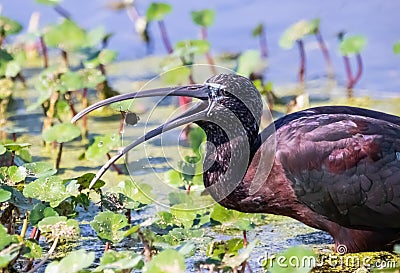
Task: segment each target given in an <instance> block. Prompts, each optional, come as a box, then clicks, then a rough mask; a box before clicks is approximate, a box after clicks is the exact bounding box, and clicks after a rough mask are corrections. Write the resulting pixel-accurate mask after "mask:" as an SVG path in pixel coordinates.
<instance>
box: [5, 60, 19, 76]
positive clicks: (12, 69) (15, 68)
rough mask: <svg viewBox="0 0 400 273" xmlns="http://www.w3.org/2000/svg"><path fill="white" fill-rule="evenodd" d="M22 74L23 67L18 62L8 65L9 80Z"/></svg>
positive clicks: (6, 74) (7, 74) (6, 72)
mask: <svg viewBox="0 0 400 273" xmlns="http://www.w3.org/2000/svg"><path fill="white" fill-rule="evenodd" d="M19 72H21V65H20V64H19V63H18V62H17V61H10V62H8V63H7V66H6V71H5V76H6V77H7V78H12V77H15V76H17V75H18V73H19Z"/></svg>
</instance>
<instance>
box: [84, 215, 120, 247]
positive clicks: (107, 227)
mask: <svg viewBox="0 0 400 273" xmlns="http://www.w3.org/2000/svg"><path fill="white" fill-rule="evenodd" d="M90 225H91V226H92V228H93V229H94V230H95V231H96V233H97V236H99V237H100V238H101V239H104V240H106V241H110V242H113V243H118V242H120V241H122V239H123V238H124V233H125V231H123V230H122V229H123V228H124V227H126V226H127V225H128V221H127V219H126V217H125V215H121V214H118V213H114V212H112V211H104V212H100V213H99V214H97V215H96V216H95V217H94V219H93V221H92V222H90Z"/></svg>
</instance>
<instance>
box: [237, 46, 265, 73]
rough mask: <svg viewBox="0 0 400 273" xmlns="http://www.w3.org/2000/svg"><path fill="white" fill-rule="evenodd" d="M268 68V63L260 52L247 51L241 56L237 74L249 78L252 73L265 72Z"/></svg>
mask: <svg viewBox="0 0 400 273" xmlns="http://www.w3.org/2000/svg"><path fill="white" fill-rule="evenodd" d="M266 66H267V63H266V61H265V60H263V58H261V56H260V51H258V50H246V51H244V52H243V53H242V54H240V56H239V59H238V67H237V71H236V72H237V73H238V74H239V75H242V76H244V77H249V76H250V74H251V73H254V72H261V71H263V70H264V69H265V67H266Z"/></svg>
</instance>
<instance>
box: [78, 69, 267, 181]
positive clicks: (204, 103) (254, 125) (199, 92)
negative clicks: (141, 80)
mask: <svg viewBox="0 0 400 273" xmlns="http://www.w3.org/2000/svg"><path fill="white" fill-rule="evenodd" d="M155 96H162V97H164V96H186V97H192V98H197V99H199V100H200V101H199V102H198V103H197V104H195V105H194V106H192V107H191V108H190V109H188V110H187V111H186V112H184V113H182V114H181V115H180V116H178V117H176V118H174V119H172V120H170V121H167V122H166V123H164V124H162V125H161V126H159V127H157V128H156V129H153V130H151V131H150V132H148V133H146V134H145V135H144V136H142V137H140V138H138V139H137V140H136V141H134V142H132V143H131V144H129V145H128V146H126V147H125V148H124V149H123V150H121V151H120V152H119V153H118V154H117V155H115V156H114V157H112V158H111V159H110V160H109V161H108V162H107V163H106V164H105V165H104V166H103V167H102V169H101V170H100V171H99V172H98V173H97V175H96V177H95V178H94V179H93V181H92V183H91V184H90V187H92V186H93V185H94V183H95V182H96V181H97V180H98V179H99V178H100V177H101V176H102V175H103V174H104V172H105V171H106V170H107V169H108V168H109V167H110V166H111V164H112V163H114V162H115V161H116V160H118V159H119V158H120V157H122V156H123V155H124V154H126V153H127V152H128V151H129V150H131V149H132V148H134V147H136V146H137V145H139V144H141V143H143V142H145V141H146V140H148V139H151V138H153V137H155V136H157V135H160V134H162V133H163V132H165V131H169V130H172V129H174V128H176V127H178V126H181V125H185V124H188V123H192V122H195V123H197V124H199V125H200V127H203V129H204V126H206V125H210V124H217V125H218V127H220V128H222V130H224V132H225V134H226V136H227V137H228V138H229V139H231V138H233V137H235V136H237V135H239V134H243V133H244V134H247V135H248V136H249V137H251V138H254V137H256V136H257V134H258V128H259V122H260V118H261V114H262V107H263V106H262V100H261V96H260V93H259V92H258V91H257V89H256V88H255V87H254V85H253V84H252V82H251V81H250V80H249V79H247V78H245V77H242V76H239V75H235V74H219V75H216V76H214V77H212V78H210V79H208V80H207V81H206V82H205V83H203V84H193V85H187V86H180V87H167V88H158V89H151V90H145V91H141V92H132V93H128V94H122V95H119V96H115V97H111V98H109V99H106V100H103V101H100V102H97V103H95V104H93V105H91V106H89V107H87V108H86V109H84V110H82V111H81V112H79V113H78V114H77V115H76V116H75V117H74V118H73V119H72V122H73V123H74V122H76V121H77V120H79V119H80V118H81V117H83V116H84V115H86V114H88V113H90V112H91V111H93V110H95V109H97V108H100V107H102V106H105V105H109V104H111V103H115V102H118V101H123V100H128V99H136V98H143V97H155ZM206 133H207V130H206ZM249 134H250V135H249ZM207 135H208V134H207Z"/></svg>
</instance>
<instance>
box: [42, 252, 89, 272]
mask: <svg viewBox="0 0 400 273" xmlns="http://www.w3.org/2000/svg"><path fill="white" fill-rule="evenodd" d="M94 258H95V256H94V252H86V250H84V249H79V250H75V251H72V252H71V253H69V254H68V255H67V256H65V257H64V258H62V259H61V261H54V262H51V263H50V264H49V265H48V266H47V267H46V270H45V273H53V272H57V273H76V272H80V270H83V269H85V268H88V267H89V266H90V265H91V264H92V263H93V262H94Z"/></svg>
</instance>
